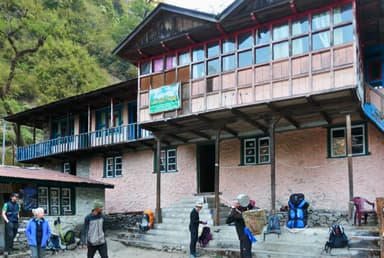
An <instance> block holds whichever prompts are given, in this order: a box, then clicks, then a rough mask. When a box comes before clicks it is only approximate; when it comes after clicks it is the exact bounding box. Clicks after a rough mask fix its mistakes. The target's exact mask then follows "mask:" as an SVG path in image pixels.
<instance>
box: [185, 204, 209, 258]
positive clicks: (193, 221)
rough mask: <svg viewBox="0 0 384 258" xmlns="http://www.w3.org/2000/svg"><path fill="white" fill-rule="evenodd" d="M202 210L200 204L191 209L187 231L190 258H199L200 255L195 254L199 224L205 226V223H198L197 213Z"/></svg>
mask: <svg viewBox="0 0 384 258" xmlns="http://www.w3.org/2000/svg"><path fill="white" fill-rule="evenodd" d="M202 208H203V204H202V203H196V205H195V208H193V209H192V211H191V215H190V222H189V231H190V232H191V243H190V245H189V253H190V258H194V257H199V256H200V254H198V253H196V243H197V240H198V234H199V224H207V222H203V221H200V218H199V212H200V211H201V209H202Z"/></svg>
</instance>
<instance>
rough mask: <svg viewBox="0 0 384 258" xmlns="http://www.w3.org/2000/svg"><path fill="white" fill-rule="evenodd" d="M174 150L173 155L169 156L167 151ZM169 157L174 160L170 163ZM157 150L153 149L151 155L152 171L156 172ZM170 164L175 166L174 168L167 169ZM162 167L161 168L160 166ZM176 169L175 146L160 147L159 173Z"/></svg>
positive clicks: (173, 171)
mask: <svg viewBox="0 0 384 258" xmlns="http://www.w3.org/2000/svg"><path fill="white" fill-rule="evenodd" d="M171 152H174V153H175V156H172V157H170V156H169V153H171ZM170 158H174V159H175V162H174V163H171V162H170ZM156 160H157V152H156V151H154V155H153V173H156V172H157V161H156ZM171 165H174V166H175V169H169V168H170V166H171ZM162 167H163V168H162ZM176 172H178V169H177V147H169V148H161V150H160V173H176Z"/></svg>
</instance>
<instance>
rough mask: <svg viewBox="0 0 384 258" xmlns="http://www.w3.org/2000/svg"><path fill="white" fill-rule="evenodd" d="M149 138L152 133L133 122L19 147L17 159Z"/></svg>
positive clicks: (29, 158)
mask: <svg viewBox="0 0 384 258" xmlns="http://www.w3.org/2000/svg"><path fill="white" fill-rule="evenodd" d="M147 138H152V133H151V132H150V131H147V130H144V129H141V128H140V126H139V125H138V124H136V123H133V124H129V125H124V126H119V127H114V128H108V129H102V130H98V131H94V132H90V133H82V134H79V135H71V136H65V137H59V138H55V139H51V140H47V141H43V142H40V143H37V144H32V145H29V146H23V147H18V148H17V154H16V155H17V156H16V159H17V161H27V160H31V159H35V158H41V157H46V156H50V155H54V154H59V153H64V152H70V151H77V150H84V149H90V148H93V147H98V146H104V145H112V144H117V143H125V142H132V141H136V140H140V139H147Z"/></svg>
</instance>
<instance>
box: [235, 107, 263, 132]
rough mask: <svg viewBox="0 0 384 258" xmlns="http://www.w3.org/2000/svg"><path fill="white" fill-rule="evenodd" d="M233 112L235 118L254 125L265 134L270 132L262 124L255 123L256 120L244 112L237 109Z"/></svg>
mask: <svg viewBox="0 0 384 258" xmlns="http://www.w3.org/2000/svg"><path fill="white" fill-rule="evenodd" d="M231 112H232V114H234V115H235V116H238V117H240V119H243V120H244V121H245V122H247V123H248V124H250V125H253V126H254V127H256V128H259V129H260V130H262V131H263V132H264V133H266V132H267V131H268V129H267V128H266V127H265V126H264V125H262V124H260V123H259V122H257V121H255V120H252V119H251V118H250V117H249V116H248V115H246V114H244V113H243V112H241V111H239V110H236V109H231Z"/></svg>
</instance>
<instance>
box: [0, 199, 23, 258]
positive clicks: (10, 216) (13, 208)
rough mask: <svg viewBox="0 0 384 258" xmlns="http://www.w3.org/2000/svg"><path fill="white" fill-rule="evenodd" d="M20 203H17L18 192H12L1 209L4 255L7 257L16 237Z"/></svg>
mask: <svg viewBox="0 0 384 258" xmlns="http://www.w3.org/2000/svg"><path fill="white" fill-rule="evenodd" d="M19 213H20V205H19V194H18V193H13V194H12V196H11V200H10V201H8V202H6V203H4V206H3V209H2V213H1V215H2V217H3V219H4V222H5V232H4V242H5V248H4V257H8V255H10V254H11V251H12V248H13V241H14V239H15V237H16V234H17V231H18V228H19V217H20V215H19Z"/></svg>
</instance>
